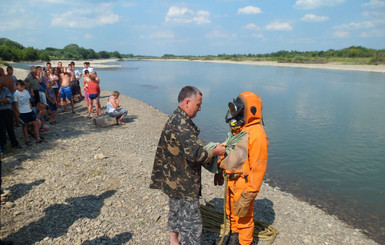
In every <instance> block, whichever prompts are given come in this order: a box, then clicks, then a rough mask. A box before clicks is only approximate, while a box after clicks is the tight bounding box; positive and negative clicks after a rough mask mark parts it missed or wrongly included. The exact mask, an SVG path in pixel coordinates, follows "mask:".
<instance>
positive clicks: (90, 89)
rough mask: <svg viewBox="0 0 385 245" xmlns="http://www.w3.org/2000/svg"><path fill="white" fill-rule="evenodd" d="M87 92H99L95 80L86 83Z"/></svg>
mask: <svg viewBox="0 0 385 245" xmlns="http://www.w3.org/2000/svg"><path fill="white" fill-rule="evenodd" d="M88 94H100V87H99V84H97V83H96V82H90V83H89V84H88Z"/></svg>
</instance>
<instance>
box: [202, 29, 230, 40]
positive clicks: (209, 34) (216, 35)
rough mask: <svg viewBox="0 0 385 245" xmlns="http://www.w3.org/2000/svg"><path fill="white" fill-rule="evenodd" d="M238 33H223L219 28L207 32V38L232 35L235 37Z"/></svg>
mask: <svg viewBox="0 0 385 245" xmlns="http://www.w3.org/2000/svg"><path fill="white" fill-rule="evenodd" d="M235 36H236V35H230V34H226V33H223V32H221V31H219V30H215V31H213V32H210V33H208V34H206V38H209V39H215V38H231V37H235Z"/></svg>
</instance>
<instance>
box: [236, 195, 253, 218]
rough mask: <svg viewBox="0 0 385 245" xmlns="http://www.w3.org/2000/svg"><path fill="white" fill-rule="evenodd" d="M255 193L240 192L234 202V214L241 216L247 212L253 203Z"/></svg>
mask: <svg viewBox="0 0 385 245" xmlns="http://www.w3.org/2000/svg"><path fill="white" fill-rule="evenodd" d="M256 196H257V194H255V193H248V192H242V194H241V197H240V198H239V199H238V200H237V201H236V202H235V203H234V207H235V209H234V215H235V216H238V217H240V218H243V217H245V216H246V215H247V213H248V212H249V208H250V205H254V203H252V202H254V198H255V197H256Z"/></svg>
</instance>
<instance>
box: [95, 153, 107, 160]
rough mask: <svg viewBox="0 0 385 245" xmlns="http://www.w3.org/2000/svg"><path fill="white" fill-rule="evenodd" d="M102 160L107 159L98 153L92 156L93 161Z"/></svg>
mask: <svg viewBox="0 0 385 245" xmlns="http://www.w3.org/2000/svg"><path fill="white" fill-rule="evenodd" d="M104 158H107V157H106V156H105V155H103V153H100V154H96V155H95V156H94V159H95V160H101V159H104Z"/></svg>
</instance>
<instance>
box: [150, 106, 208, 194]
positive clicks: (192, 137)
mask: <svg viewBox="0 0 385 245" xmlns="http://www.w3.org/2000/svg"><path fill="white" fill-rule="evenodd" d="M198 135H199V128H198V127H197V126H195V124H194V123H193V122H192V120H191V119H190V118H189V117H188V116H187V114H186V112H184V111H183V110H182V109H181V108H180V107H178V108H177V109H176V110H175V112H174V113H173V114H172V115H171V117H170V118H169V119H168V121H167V122H166V125H165V126H164V128H163V132H162V134H161V136H160V139H159V144H158V148H157V150H156V155H155V160H154V168H153V170H152V175H151V184H150V188H152V189H161V190H162V191H163V192H164V193H165V194H166V195H168V196H169V197H172V198H179V199H183V200H186V201H193V200H198V198H199V196H200V192H201V165H202V164H206V163H209V162H210V160H211V158H212V155H213V153H212V150H205V149H203V142H202V141H201V140H200V139H199V138H198Z"/></svg>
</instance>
